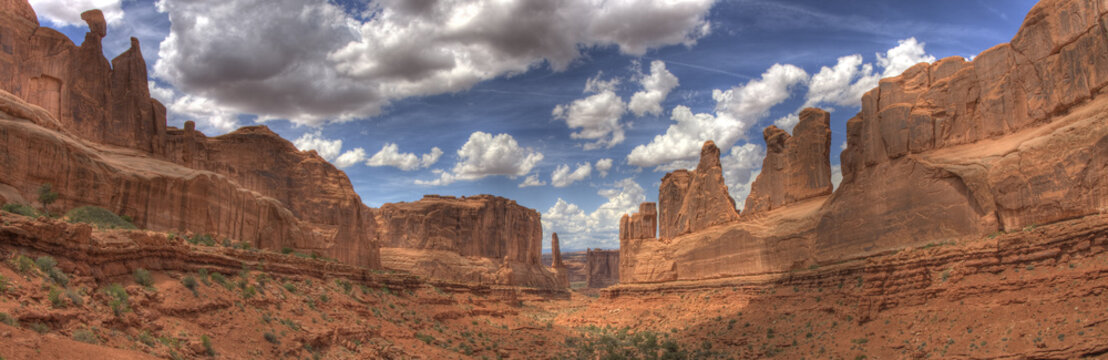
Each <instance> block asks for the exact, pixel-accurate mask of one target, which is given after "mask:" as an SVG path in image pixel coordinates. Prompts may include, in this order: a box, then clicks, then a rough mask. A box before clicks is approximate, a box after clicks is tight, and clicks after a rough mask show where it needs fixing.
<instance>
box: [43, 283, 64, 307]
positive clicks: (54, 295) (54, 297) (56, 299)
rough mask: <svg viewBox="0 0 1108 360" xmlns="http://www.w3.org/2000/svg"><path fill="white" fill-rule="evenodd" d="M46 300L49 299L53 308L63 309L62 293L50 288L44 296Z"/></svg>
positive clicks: (59, 290)
mask: <svg viewBox="0 0 1108 360" xmlns="http://www.w3.org/2000/svg"><path fill="white" fill-rule="evenodd" d="M46 298H47V299H50V304H51V305H53V306H54V307H55V308H59V309H60V308H64V307H65V300H63V299H62V291H61V289H58V288H56V287H53V286H51V287H50V292H49V293H47V294H46Z"/></svg>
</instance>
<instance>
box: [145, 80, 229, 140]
mask: <svg viewBox="0 0 1108 360" xmlns="http://www.w3.org/2000/svg"><path fill="white" fill-rule="evenodd" d="M146 84H147V87H149V88H150V96H151V97H153V98H154V99H157V100H158V101H160V102H161V103H162V104H163V105H165V107H166V112H167V114H166V115H167V117H168V118H169V119H168V120H171V121H174V122H185V121H189V120H191V121H194V122H196V128H197V129H199V130H201V131H203V132H205V133H207V134H208V135H218V134H225V133H228V132H230V131H231V130H234V129H236V128H238V127H239V122H238V116H239V114H238V113H236V112H235V111H233V110H230V109H227V108H226V107H223V106H221V105H219V104H218V103H217V102H215V101H213V100H211V99H208V98H205V97H202V96H196V95H179V94H177V92H176V91H173V89H171V88H166V87H160V86H158V84H157V83H155V82H153V81H147V83H146Z"/></svg>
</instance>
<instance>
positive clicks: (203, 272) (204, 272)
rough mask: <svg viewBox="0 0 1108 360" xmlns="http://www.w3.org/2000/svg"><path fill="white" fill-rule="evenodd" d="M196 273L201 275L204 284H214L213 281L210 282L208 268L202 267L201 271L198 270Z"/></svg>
mask: <svg viewBox="0 0 1108 360" xmlns="http://www.w3.org/2000/svg"><path fill="white" fill-rule="evenodd" d="M196 273H197V275H200V282H203V283H204V286H211V285H212V283H210V282H208V269H200V271H197V272H196Z"/></svg>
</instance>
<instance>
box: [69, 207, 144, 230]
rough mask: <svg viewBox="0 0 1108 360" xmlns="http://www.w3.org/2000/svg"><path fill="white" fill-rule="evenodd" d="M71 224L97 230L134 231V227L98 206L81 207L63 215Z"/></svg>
mask: <svg viewBox="0 0 1108 360" xmlns="http://www.w3.org/2000/svg"><path fill="white" fill-rule="evenodd" d="M65 217H66V218H67V219H69V222H71V223H85V224H90V225H93V226H96V227H97V228H99V229H136V227H135V225H134V224H132V223H130V222H129V221H127V220H125V219H123V218H122V217H119V215H116V214H115V213H113V212H111V211H109V210H108V209H105V208H102V207H98V206H81V207H78V208H75V209H73V210H69V212H67V213H65Z"/></svg>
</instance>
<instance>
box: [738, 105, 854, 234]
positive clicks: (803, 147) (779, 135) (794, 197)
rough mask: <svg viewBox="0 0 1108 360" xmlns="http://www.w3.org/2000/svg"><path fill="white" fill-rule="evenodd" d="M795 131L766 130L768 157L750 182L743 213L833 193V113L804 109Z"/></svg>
mask: <svg viewBox="0 0 1108 360" xmlns="http://www.w3.org/2000/svg"><path fill="white" fill-rule="evenodd" d="M793 134H794V135H793V136H790V135H789V133H787V132H785V131H784V130H781V129H778V128H777V127H776V126H773V125H770V126H769V127H767V128H766V130H765V131H764V132H763V136H764V137H765V140H766V149H767V151H766V158H765V160H764V161H763V162H762V172H761V173H759V174H758V178H757V179H755V180H754V183H753V184H752V185H751V188H750V195H749V196H748V197H747V198H746V205H745V207H744V208H743V216H751V215H754V214H757V213H760V212H765V211H769V210H772V209H776V208H779V207H782V206H786V205H788V204H792V203H796V202H798V201H801V200H805V199H809V198H813V197H817V196H825V195H830V194H831V190H832V185H831V161H830V159H831V158H830V155H831V154H830V151H831V114H828V113H827V112H826V111H823V110H820V109H815V108H807V109H804V110H803V111H801V112H800V122H798V123H797V124H796V127H794V128H793Z"/></svg>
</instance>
